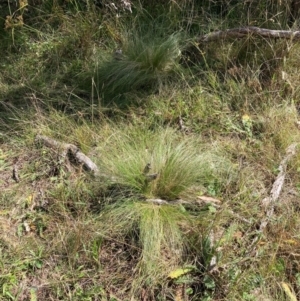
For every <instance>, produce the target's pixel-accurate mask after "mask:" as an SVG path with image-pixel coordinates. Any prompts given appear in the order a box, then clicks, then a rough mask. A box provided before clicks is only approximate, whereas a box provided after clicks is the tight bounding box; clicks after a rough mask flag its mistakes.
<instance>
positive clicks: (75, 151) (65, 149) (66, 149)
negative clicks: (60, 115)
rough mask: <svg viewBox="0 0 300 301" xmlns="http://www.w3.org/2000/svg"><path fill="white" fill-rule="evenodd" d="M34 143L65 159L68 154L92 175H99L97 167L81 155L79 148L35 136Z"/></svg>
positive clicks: (45, 137)
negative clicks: (54, 151)
mask: <svg viewBox="0 0 300 301" xmlns="http://www.w3.org/2000/svg"><path fill="white" fill-rule="evenodd" d="M35 141H36V142H38V143H42V144H43V145H45V146H47V147H49V148H52V149H56V150H57V151H58V152H59V154H60V155H61V156H62V157H63V158H65V157H66V156H67V155H68V154H71V155H72V156H73V157H74V158H75V159H76V161H77V162H78V163H79V164H83V166H84V167H85V168H86V169H87V170H88V171H91V172H93V173H94V175H99V169H98V167H97V165H96V164H95V163H94V162H93V161H92V160H91V159H90V158H89V157H88V156H86V155H85V154H84V153H82V152H81V151H80V150H79V148H78V147H77V146H76V145H74V144H69V143H63V142H59V141H57V140H55V139H52V138H49V137H47V136H42V135H37V136H36V137H35Z"/></svg>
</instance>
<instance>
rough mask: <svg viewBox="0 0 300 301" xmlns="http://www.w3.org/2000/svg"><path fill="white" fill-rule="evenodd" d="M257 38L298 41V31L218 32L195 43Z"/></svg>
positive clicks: (247, 29) (242, 29) (250, 29)
mask: <svg viewBox="0 0 300 301" xmlns="http://www.w3.org/2000/svg"><path fill="white" fill-rule="evenodd" d="M250 35H252V36H258V37H264V38H271V39H285V40H291V41H299V40H300V31H292V30H273V29H267V28H259V27H254V26H249V27H238V28H231V29H227V30H218V31H214V32H211V33H208V34H206V35H204V36H201V37H198V38H197V39H196V42H197V43H209V42H213V41H217V40H227V39H240V38H244V37H248V36H250Z"/></svg>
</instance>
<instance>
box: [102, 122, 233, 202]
mask: <svg viewBox="0 0 300 301" xmlns="http://www.w3.org/2000/svg"><path fill="white" fill-rule="evenodd" d="M99 151H100V153H103V154H105V155H104V156H102V157H101V162H100V165H101V168H102V169H103V170H105V171H106V173H107V174H110V175H111V176H112V177H115V178H116V179H117V181H119V182H120V183H122V184H125V185H129V186H130V187H132V189H133V190H135V191H137V192H139V193H142V194H144V195H145V196H146V197H149V198H151V197H156V198H162V199H165V200H175V199H177V198H179V197H180V195H181V193H183V192H184V191H185V190H187V189H188V188H190V187H192V186H195V185H209V184H216V185H220V186H222V185H225V183H227V182H228V179H229V178H230V176H231V175H232V174H234V168H233V165H232V164H231V162H230V160H229V159H226V158H225V156H224V155H223V154H222V153H221V152H220V151H218V150H216V149H207V148H206V147H205V146H204V145H203V144H201V141H200V140H198V139H197V138H195V137H187V136H182V135H181V134H178V133H176V131H174V130H173V129H170V128H167V129H158V130H155V131H149V130H143V129H137V128H133V127H129V128H127V129H125V130H124V129H123V130H120V129H116V131H115V133H114V134H112V135H111V137H110V138H109V139H108V140H107V142H106V145H104V146H103V147H101V148H100V149H99ZM145 169H149V170H145Z"/></svg>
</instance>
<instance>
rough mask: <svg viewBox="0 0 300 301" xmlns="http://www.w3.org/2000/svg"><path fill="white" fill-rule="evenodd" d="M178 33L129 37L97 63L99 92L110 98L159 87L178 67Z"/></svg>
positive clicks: (179, 50) (96, 76)
mask: <svg viewBox="0 0 300 301" xmlns="http://www.w3.org/2000/svg"><path fill="white" fill-rule="evenodd" d="M181 50H182V47H181V45H180V36H179V35H178V34H173V35H171V36H169V37H168V38H167V39H162V38H158V37H156V36H154V35H153V36H151V35H146V37H141V36H140V35H134V36H133V37H129V39H128V41H126V42H125V44H124V47H123V49H122V53H121V51H119V52H116V53H115V54H114V55H112V56H110V57H109V58H108V59H106V60H104V61H103V62H102V63H100V64H99V67H98V68H97V70H96V74H95V78H96V79H97V85H98V88H99V91H101V94H103V95H104V97H105V98H106V99H109V100H113V99H114V98H115V97H118V96H120V95H122V94H124V93H126V92H130V91H134V90H137V89H149V88H153V87H158V86H159V85H161V84H162V83H163V82H164V80H165V79H166V78H167V77H169V76H170V74H173V75H174V73H176V72H178V70H179V59H180V56H181Z"/></svg>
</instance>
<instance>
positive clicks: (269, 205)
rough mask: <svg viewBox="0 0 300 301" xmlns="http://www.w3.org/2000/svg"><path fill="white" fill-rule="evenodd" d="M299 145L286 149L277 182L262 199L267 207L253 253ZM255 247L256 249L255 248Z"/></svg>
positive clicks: (254, 241)
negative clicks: (287, 168)
mask: <svg viewBox="0 0 300 301" xmlns="http://www.w3.org/2000/svg"><path fill="white" fill-rule="evenodd" d="M297 146H298V143H293V144H291V145H290V146H289V147H288V148H287V150H286V156H285V157H284V158H283V160H282V161H281V162H280V165H279V168H278V169H279V174H278V176H277V177H276V180H275V182H274V183H273V186H272V189H271V192H270V195H269V196H268V197H266V198H264V199H263V200H262V204H263V206H264V207H265V208H266V215H265V217H264V218H263V219H262V221H261V223H260V226H259V230H258V231H257V233H256V236H255V238H254V239H253V241H252V243H251V245H250V248H251V253H253V251H254V250H255V245H256V243H257V242H258V240H259V238H260V237H261V234H262V232H263V231H264V229H265V228H266V227H267V225H268V223H269V221H270V220H271V218H272V216H273V213H274V208H275V206H276V205H277V203H278V199H279V196H280V193H281V191H282V188H283V184H284V180H285V176H286V167H287V164H288V162H289V161H290V160H291V158H292V157H293V156H294V155H295V154H296V148H297ZM253 247H254V249H253Z"/></svg>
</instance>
